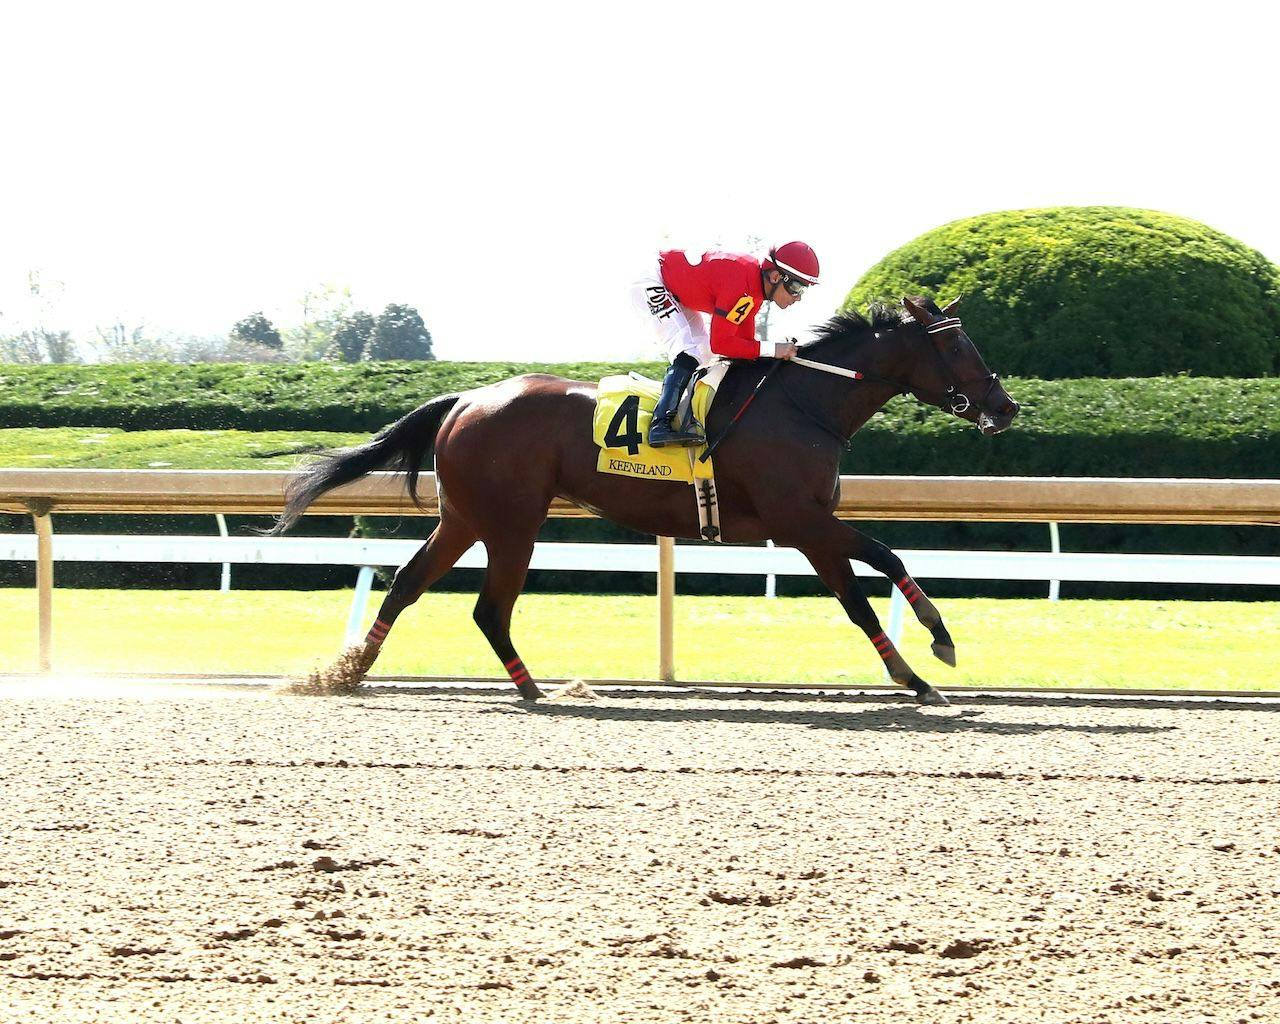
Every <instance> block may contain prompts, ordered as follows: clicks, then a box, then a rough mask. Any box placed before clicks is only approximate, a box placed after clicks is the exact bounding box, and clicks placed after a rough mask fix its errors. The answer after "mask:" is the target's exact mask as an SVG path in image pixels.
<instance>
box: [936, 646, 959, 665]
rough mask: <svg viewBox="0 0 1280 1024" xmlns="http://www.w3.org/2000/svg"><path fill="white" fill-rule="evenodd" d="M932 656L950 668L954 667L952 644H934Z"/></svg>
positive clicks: (953, 648) (954, 658)
mask: <svg viewBox="0 0 1280 1024" xmlns="http://www.w3.org/2000/svg"><path fill="white" fill-rule="evenodd" d="M933 656H934V657H935V658H937V659H938V660H939V661H941V662H944V663H945V664H947V665H950V666H951V667H952V668H955V667H956V649H955V647H954V646H953V645H952V644H938V643H935V644H934V645H933Z"/></svg>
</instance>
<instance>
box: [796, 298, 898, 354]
mask: <svg viewBox="0 0 1280 1024" xmlns="http://www.w3.org/2000/svg"><path fill="white" fill-rule="evenodd" d="M904 319H905V318H904V313H903V310H902V309H901V308H899V307H896V306H886V305H884V304H883V303H879V302H873V303H872V304H871V306H870V308H869V309H868V310H867V315H866V316H863V315H862V314H861V313H859V312H858V311H857V310H856V309H848V310H844V311H843V312H840V313H837V314H836V315H835V316H833V317H832V318H831V319H830V320H828V321H827V322H826V323H825V324H823V325H822V326H821V327H819V328H818V329H817V333H816V334H815V336H814V338H813V339H812V340H811V341H806V342H805V343H804V345H802V346H801V347H802V348H803V349H804V350H805V352H812V351H813V350H815V349H817V348H818V347H819V346H820V345H826V344H829V343H832V342H837V341H841V342H846V343H848V342H850V341H854V340H858V341H862V340H863V338H862V337H859V336H860V335H866V334H869V333H874V332H875V331H877V330H882V329H889V328H892V327H901V326H902V324H903V322H904Z"/></svg>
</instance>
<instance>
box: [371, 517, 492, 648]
mask: <svg viewBox="0 0 1280 1024" xmlns="http://www.w3.org/2000/svg"><path fill="white" fill-rule="evenodd" d="M475 542H476V535H475V533H474V531H472V530H471V529H470V527H468V526H466V525H464V524H463V522H462V520H461V519H459V518H457V517H456V516H449V515H448V510H445V513H444V515H442V517H441V519H440V523H439V525H438V526H437V527H436V528H435V531H434V532H433V533H432V534H431V536H430V537H429V538H428V539H427V542H426V543H425V544H423V545H422V547H421V548H420V549H419V550H418V552H417V554H415V555H414V556H413V557H412V558H411V559H409V561H407V562H406V563H405V564H404V565H402V566H401V567H400V568H399V570H397V572H396V575H395V579H394V580H393V581H392V583H391V589H390V590H388V591H387V596H386V597H385V598H383V600H382V605H381V606H380V607H379V608H378V617H377V618H376V619H375V620H374V623H373V626H372V628H370V630H369V634H368V635H367V636H366V637H365V644H366V645H367V646H368V647H369V648H371V649H372V650H373V651H374V652H376V651H377V649H378V648H380V647H381V646H382V643H383V641H385V640H386V638H387V634H388V633H389V632H390V631H391V627H392V626H393V625H394V624H395V621H396V619H397V618H399V617H400V613H401V612H403V611H404V610H405V609H406V608H408V607H409V606H410V605H411V604H413V603H414V602H415V601H417V600H418V598H420V597H421V596H422V595H423V594H424V593H425V592H426V590H427V588H428V587H430V586H431V585H432V584H434V583H436V582H437V581H438V580H439V579H440V577H442V576H443V575H444V574H445V573H447V572H448V571H449V570H450V569H452V568H453V566H454V563H456V562H457V561H458V559H459V558H461V557H462V555H463V553H464V552H465V551H466V550H467V548H469V547H471V545H472V544H474V543H475ZM374 656H375V657H376V653H375V655H374Z"/></svg>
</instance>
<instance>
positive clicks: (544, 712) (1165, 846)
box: [0, 683, 1280, 1024]
mask: <svg viewBox="0 0 1280 1024" xmlns="http://www.w3.org/2000/svg"><path fill="white" fill-rule="evenodd" d="M37 685H39V684H35V683H32V684H22V686H21V688H19V687H18V686H17V685H15V684H5V685H4V686H0V709H2V711H3V721H4V731H3V736H2V738H0V747H2V754H3V756H2V757H0V771H2V772H3V800H2V801H0V807H2V808H3V810H2V811H0V814H2V815H3V820H2V822H0V1008H3V1014H0V1017H3V1019H4V1020H6V1021H7V1020H14V1021H17V1020H23V1021H44V1020H69V1021H77V1022H91V1021H128V1022H131V1024H132V1022H152V1021H155V1022H161V1021H163V1022H173V1021H181V1022H184V1024H190V1022H196V1021H218V1022H241V1021H289V1022H294V1021H319V1022H325V1024H328V1022H347V1021H351V1022H355V1021H419V1020H432V1021H466V1022H469V1024H471V1022H490V1021H494V1022H496V1021H503V1022H509V1024H517V1022H538V1024H546V1022H558V1021H583V1022H613V1021H617V1022H627V1024H643V1022H649V1021H699V1022H701V1021H726V1022H731V1021H752V1022H764V1021H822V1022H842V1021H854V1020H856V1021H860V1022H862V1021H867V1022H881V1021H913V1022H914V1021H929V1022H947V1021H969V1020H972V1021H1078V1022H1101V1021H1115V1022H1131V1021H1178V1022H1194V1021H1202V1020H1203V1021H1210V1020H1212V1021H1215V1022H1219V1024H1222V1022H1235V1021H1241V1022H1244V1021H1255V1020H1272V1021H1275V1020H1280V913H1278V912H1277V910H1278V907H1280V902H1278V900H1277V897H1280V825H1278V822H1280V814H1278V812H1280V702H1272V703H1267V702H1263V701H1241V702H1231V703H1225V702H1216V703H1213V702H1187V703H1179V702H1174V701H1162V700H1156V701H1139V700H1125V701H1103V700H1094V699H1089V700H1085V699H1070V700H1057V699H1018V698H994V697H993V698H969V699H966V700H961V701H959V702H958V703H957V706H955V707H953V708H949V709H928V710H921V709H917V708H916V707H914V706H912V705H910V704H908V703H906V702H904V701H901V700H892V701H891V700H888V699H884V698H878V697H857V696H831V695H827V696H816V695H799V694H785V695H765V694H747V693H730V692H680V691H677V692H673V693H670V694H654V693H638V692H623V691H609V692H606V693H604V694H602V695H601V696H602V699H601V700H598V701H591V700H588V699H585V698H584V699H582V700H578V701H574V702H568V703H563V704H552V705H544V706H540V707H537V708H534V709H531V710H530V709H526V708H524V707H521V706H520V705H518V704H516V703H515V702H514V701H513V700H512V699H511V697H510V696H509V694H508V693H507V692H505V691H498V690H488V691H486V690H476V689H472V690H459V691H442V690H435V691H424V690H418V691H407V692H406V691H399V692H396V691H391V690H387V689H381V690H373V691H371V692H369V693H367V694H364V695H361V696H357V697H353V698H341V699H338V698H335V699H316V698H302V697H279V696H271V695H268V694H266V693H265V692H263V691H262V690H260V689H250V688H239V689H232V688H214V687H208V688H201V689H194V688H186V689H179V688H177V687H174V686H168V687H163V688H136V687H135V688H131V689H128V690H127V691H126V692H124V693H123V694H121V695H119V696H112V697H84V696H79V697H74V698H68V697H62V698H53V697H32V696H31V695H30V691H31V688H32V687H35V686H37Z"/></svg>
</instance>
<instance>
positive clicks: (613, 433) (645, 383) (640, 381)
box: [591, 374, 715, 484]
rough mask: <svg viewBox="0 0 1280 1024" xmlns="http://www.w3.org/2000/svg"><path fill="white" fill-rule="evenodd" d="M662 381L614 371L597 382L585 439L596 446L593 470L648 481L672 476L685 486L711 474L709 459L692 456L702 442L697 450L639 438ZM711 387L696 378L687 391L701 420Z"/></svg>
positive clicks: (704, 418) (704, 417) (703, 420)
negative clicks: (656, 444) (655, 444)
mask: <svg viewBox="0 0 1280 1024" xmlns="http://www.w3.org/2000/svg"><path fill="white" fill-rule="evenodd" d="M661 393H662V385H661V384H660V383H659V382H658V381H656V380H648V379H646V378H634V377H629V376H627V375H626V374H615V375H613V376H611V377H605V378H604V379H603V380H601V381H600V385H599V388H598V390H597V392H596V414H595V418H594V419H593V420H592V422H591V439H592V440H593V441H594V442H595V443H596V444H597V445H598V446H599V447H600V456H599V458H597V460H596V469H597V470H599V471H600V472H601V473H613V474H615V475H617V476H636V477H644V478H646V479H650V480H676V481H679V482H681V483H686V484H691V483H693V481H694V480H695V479H696V480H707V479H710V478H711V476H712V461H713V460H711V459H708V460H707V461H706V462H699V461H698V460H697V458H696V456H697V455H699V454H701V453H702V452H703V451H704V450H705V449H706V445H701V446H699V447H697V448H675V447H666V448H652V447H650V445H649V444H648V442H647V441H646V440H645V438H647V437H648V436H649V423H650V421H651V420H652V419H653V407H654V406H655V405H657V404H658V396H659V395H660V394H661ZM714 394H715V391H714V390H713V389H712V388H710V387H707V386H706V385H704V384H703V383H702V382H701V381H699V382H698V384H697V387H696V389H695V390H694V395H693V414H694V416H696V417H697V419H698V421H699V422H701V423H706V422H707V410H708V409H709V408H710V406H711V399H712V397H713V396H714Z"/></svg>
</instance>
